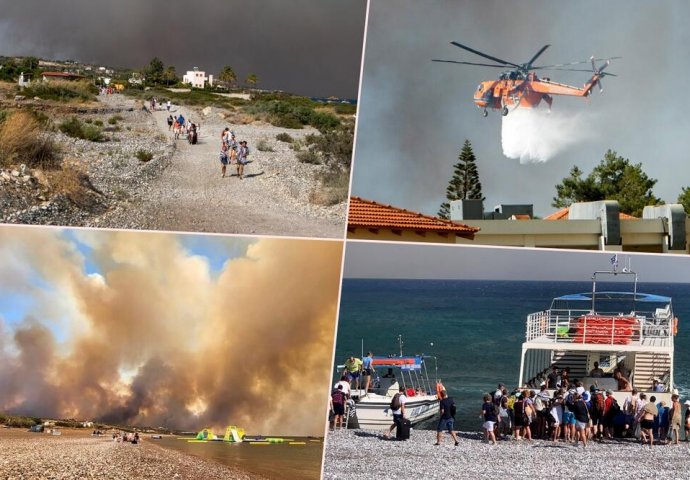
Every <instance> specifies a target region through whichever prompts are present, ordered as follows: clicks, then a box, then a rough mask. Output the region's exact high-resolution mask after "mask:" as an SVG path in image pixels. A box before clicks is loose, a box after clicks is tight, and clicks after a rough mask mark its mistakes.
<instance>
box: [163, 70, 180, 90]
mask: <svg viewBox="0 0 690 480" xmlns="http://www.w3.org/2000/svg"><path fill="white" fill-rule="evenodd" d="M163 81H164V82H165V85H166V86H170V84H175V83H177V72H176V71H175V67H174V66H172V65H170V66H169V67H168V68H166V69H165V72H163Z"/></svg>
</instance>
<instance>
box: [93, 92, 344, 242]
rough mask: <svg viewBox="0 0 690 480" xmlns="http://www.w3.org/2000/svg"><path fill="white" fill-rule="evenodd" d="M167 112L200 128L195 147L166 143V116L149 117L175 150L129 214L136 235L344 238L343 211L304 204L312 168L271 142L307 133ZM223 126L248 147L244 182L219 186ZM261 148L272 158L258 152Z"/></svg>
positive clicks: (233, 179) (117, 99)
mask: <svg viewBox="0 0 690 480" xmlns="http://www.w3.org/2000/svg"><path fill="white" fill-rule="evenodd" d="M102 101H103V102H105V103H110V104H118V105H119V104H121V103H123V102H129V103H131V102H132V100H129V99H126V98H123V97H121V96H119V95H114V96H108V97H107V98H106V99H104V100H102ZM172 112H173V113H174V114H179V113H182V114H183V115H184V116H185V118H191V119H192V121H194V122H195V123H197V122H200V123H201V130H200V135H199V143H198V144H197V145H190V144H189V143H188V142H187V141H186V139H179V140H172V132H170V131H169V130H168V125H167V121H166V120H167V117H168V115H169V113H168V112H167V111H166V110H160V111H156V112H154V113H153V114H152V115H153V118H154V120H155V122H156V124H157V126H158V129H159V130H160V132H161V133H162V134H164V135H165V136H166V137H168V138H170V139H171V141H173V142H175V144H176V149H175V152H174V154H173V157H172V159H171V162H170V165H169V166H168V167H167V168H165V170H163V172H162V173H161V174H160V175H158V176H157V177H156V178H155V179H154V180H153V181H152V182H151V184H150V185H149V188H148V189H147V191H146V192H145V193H144V194H143V195H142V197H141V199H140V200H141V201H140V202H137V204H136V205H135V206H134V207H133V208H135V209H140V210H141V212H136V216H137V217H141V218H143V219H145V220H144V223H145V224H144V225H141V226H140V228H144V229H152V230H173V231H195V232H216V233H241V234H263V235H286V236H303V237H327V238H343V236H344V232H345V205H344V204H340V205H335V206H331V207H325V206H319V205H312V204H310V203H309V201H308V197H309V192H310V191H312V190H313V189H315V188H318V181H317V180H316V179H315V178H314V175H315V174H316V173H317V172H318V168H319V167H315V166H311V165H305V164H301V163H300V162H298V161H297V159H296V158H295V153H294V152H293V151H292V150H290V148H289V145H288V144H286V143H283V142H279V141H278V140H276V138H275V137H276V135H277V134H278V133H281V132H288V133H289V134H290V135H291V136H293V137H295V138H299V137H302V136H304V135H306V134H308V133H313V131H310V130H307V129H305V130H288V129H283V128H277V127H273V126H271V125H266V124H251V125H232V124H230V123H228V122H227V121H225V120H223V119H222V118H221V117H220V116H219V115H218V112H217V111H215V110H214V111H213V112H212V113H210V114H209V115H208V116H204V115H202V113H201V112H199V111H197V110H195V109H190V108H188V107H178V106H173V107H172ZM226 126H227V127H229V128H230V129H231V130H233V131H234V132H235V133H236V136H237V138H238V140H247V142H248V144H249V148H250V156H249V158H248V159H249V160H250V163H249V165H247V166H246V167H245V178H244V179H243V180H240V179H239V178H238V177H237V176H236V175H232V176H229V177H228V176H226V177H225V178H221V172H220V162H219V161H218V153H219V147H220V132H221V131H222V130H223V128H225V127H226ZM260 140H263V141H264V143H265V144H267V145H268V147H269V149H271V150H273V151H259V150H258V149H257V144H258V142H259V141H260ZM228 173H233V174H234V173H235V168H234V166H233V168H230V166H228Z"/></svg>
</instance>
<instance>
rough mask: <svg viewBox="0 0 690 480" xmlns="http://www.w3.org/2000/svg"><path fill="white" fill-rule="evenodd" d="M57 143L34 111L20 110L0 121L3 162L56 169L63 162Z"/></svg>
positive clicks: (4, 164) (0, 157) (1, 156)
mask: <svg viewBox="0 0 690 480" xmlns="http://www.w3.org/2000/svg"><path fill="white" fill-rule="evenodd" d="M57 150H58V148H57V146H56V145H55V143H54V142H53V140H52V139H51V138H50V137H49V136H47V135H45V134H44V132H42V131H41V127H40V124H39V122H38V121H37V120H36V119H35V118H34V116H33V115H32V114H31V112H26V111H17V112H14V113H12V114H11V115H8V116H7V118H6V119H5V121H3V122H2V123H0V165H2V166H5V167H9V166H11V165H18V164H20V163H24V164H26V165H27V166H28V167H30V168H36V167H40V168H43V169H49V168H55V167H56V166H58V165H59V164H60V160H59V158H58V155H57Z"/></svg>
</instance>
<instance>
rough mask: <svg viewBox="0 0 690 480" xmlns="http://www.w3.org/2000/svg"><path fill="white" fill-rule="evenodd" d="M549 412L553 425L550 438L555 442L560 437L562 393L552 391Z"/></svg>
mask: <svg viewBox="0 0 690 480" xmlns="http://www.w3.org/2000/svg"><path fill="white" fill-rule="evenodd" d="M549 413H550V414H551V419H552V425H553V427H552V437H551V439H552V440H553V441H554V442H557V441H559V440H560V439H561V427H562V425H563V395H562V394H561V393H560V392H554V396H553V401H552V402H551V410H550V411H549Z"/></svg>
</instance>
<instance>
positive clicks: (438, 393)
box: [436, 382, 446, 400]
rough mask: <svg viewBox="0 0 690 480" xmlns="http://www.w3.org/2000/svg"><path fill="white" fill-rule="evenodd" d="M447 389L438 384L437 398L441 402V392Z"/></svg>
mask: <svg viewBox="0 0 690 480" xmlns="http://www.w3.org/2000/svg"><path fill="white" fill-rule="evenodd" d="M445 389H446V387H444V386H443V384H442V383H441V382H436V398H438V399H439V400H441V392H442V391H443V390H445Z"/></svg>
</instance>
